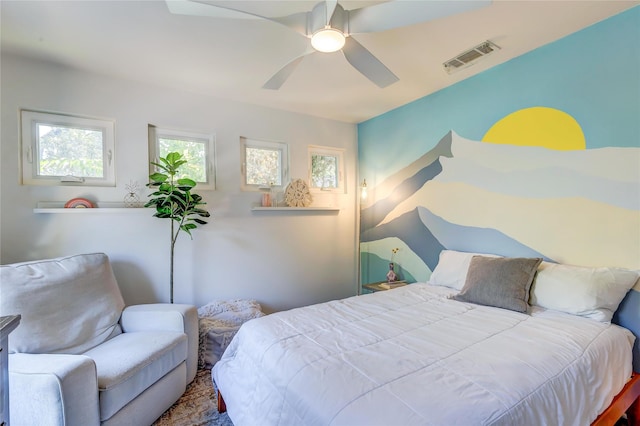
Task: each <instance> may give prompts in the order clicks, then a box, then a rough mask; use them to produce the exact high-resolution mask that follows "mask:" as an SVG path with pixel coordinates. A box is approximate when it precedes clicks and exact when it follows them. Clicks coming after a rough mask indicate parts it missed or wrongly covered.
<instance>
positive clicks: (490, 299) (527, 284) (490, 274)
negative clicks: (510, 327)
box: [453, 256, 542, 312]
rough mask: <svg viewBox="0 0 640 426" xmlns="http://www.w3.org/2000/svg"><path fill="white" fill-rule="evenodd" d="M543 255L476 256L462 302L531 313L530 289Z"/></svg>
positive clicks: (458, 295) (461, 293)
mask: <svg viewBox="0 0 640 426" xmlns="http://www.w3.org/2000/svg"><path fill="white" fill-rule="evenodd" d="M540 262H542V259H541V258H524V257H512V258H490V257H484V256H474V257H473V258H472V259H471V263H470V264H469V271H468V273H467V279H466V282H465V284H464V287H463V288H462V291H461V292H460V293H459V294H457V295H455V296H454V297H453V298H454V299H456V300H459V301H461V302H471V303H477V304H479V305H486V306H495V307H497V308H504V309H510V310H512V311H517V312H527V308H528V306H529V304H528V302H529V290H530V288H531V283H532V281H533V278H534V276H535V274H536V270H537V268H538V265H540Z"/></svg>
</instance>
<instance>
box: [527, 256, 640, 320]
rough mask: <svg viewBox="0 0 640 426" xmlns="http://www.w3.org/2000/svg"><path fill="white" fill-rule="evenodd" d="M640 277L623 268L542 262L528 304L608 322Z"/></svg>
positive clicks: (634, 272)
mask: <svg viewBox="0 0 640 426" xmlns="http://www.w3.org/2000/svg"><path fill="white" fill-rule="evenodd" d="M639 276H640V274H639V273H638V271H630V270H627V269H621V268H590V267H583V266H572V265H561V264H557V263H550V262H542V263H541V264H540V266H539V267H538V274H537V275H536V278H535V280H534V281H533V285H532V286H531V297H530V299H529V304H531V305H535V306H540V307H542V308H546V309H553V310H555V311H561V312H566V313H569V314H573V315H579V316H582V317H587V318H592V319H595V320H597V321H600V322H604V323H608V322H610V321H611V318H612V317H613V313H614V312H615V311H616V309H618V305H620V302H622V299H624V296H625V295H626V294H627V292H628V291H629V290H630V289H631V288H632V287H633V286H634V284H635V283H636V281H638V277H639Z"/></svg>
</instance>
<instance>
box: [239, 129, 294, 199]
mask: <svg viewBox="0 0 640 426" xmlns="http://www.w3.org/2000/svg"><path fill="white" fill-rule="evenodd" d="M247 148H255V149H263V150H272V151H280V182H281V184H280V185H270V183H267V182H265V183H264V184H249V183H247ZM240 173H241V175H242V176H241V181H242V182H241V188H242V190H243V191H261V190H264V189H266V188H272V189H275V190H281V189H284V188H285V187H286V186H287V185H288V184H289V180H290V177H289V144H287V143H285V142H275V141H266V140H261V139H253V138H248V137H244V136H241V137H240Z"/></svg>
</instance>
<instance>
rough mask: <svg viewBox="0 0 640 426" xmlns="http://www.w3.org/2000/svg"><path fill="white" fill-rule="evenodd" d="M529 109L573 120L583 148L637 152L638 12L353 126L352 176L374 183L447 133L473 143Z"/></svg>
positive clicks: (639, 137)
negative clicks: (355, 172)
mask: <svg viewBox="0 0 640 426" xmlns="http://www.w3.org/2000/svg"><path fill="white" fill-rule="evenodd" d="M498 54H499V53H498ZM533 106H545V107H550V108H556V109H559V110H562V111H564V112H566V113H568V114H569V115H571V116H572V117H573V118H575V119H576V120H577V122H578V123H579V124H580V126H581V127H582V130H583V133H584V135H585V139H586V147H587V149H590V148H601V147H607V146H616V147H639V146H640V6H637V7H635V8H632V9H630V10H628V11H626V12H623V13H621V14H619V15H616V16H614V17H612V18H609V19H607V20H605V21H602V22H600V23H597V24H595V25H592V26H591V27H588V28H586V29H584V30H581V31H579V32H577V33H574V34H572V35H569V36H567V37H565V38H563V39H560V40H558V41H556V42H553V43H551V44H548V45H546V46H543V47H540V48H538V49H536V50H534V51H532V52H529V53H527V54H525V55H522V56H520V57H518V58H515V59H512V60H510V61H508V62H506V63H504V64H501V65H498V66H496V67H494V68H491V69H489V70H487V71H484V72H482V73H480V74H478V75H476V76H474V77H471V78H468V79H466V80H464V81H462V82H460V83H457V84H455V85H453V86H450V87H448V88H446V89H443V90H440V91H438V92H436V93H434V94H432V95H429V96H426V97H424V98H421V99H419V100H417V101H414V102H412V103H410V104H407V105H404V106H402V107H400V108H397V109H395V110H393V111H390V112H388V113H385V114H383V115H380V116H378V117H375V118H373V119H371V120H368V121H365V122H363V123H360V124H359V125H358V139H359V164H360V175H361V176H362V177H363V178H367V179H368V180H370V181H372V182H380V181H381V180H382V179H384V178H385V177H386V176H387V175H388V174H391V173H393V172H395V171H397V170H398V169H400V168H402V167H404V166H406V165H407V164H409V163H411V162H412V161H413V160H415V159H416V158H418V157H419V156H421V155H422V154H424V153H425V152H427V151H429V149H431V148H432V147H433V146H434V145H435V144H436V143H437V142H438V141H439V140H440V138H442V136H444V135H445V134H446V133H447V132H448V131H449V130H454V131H456V132H457V133H458V134H460V135H461V136H463V137H465V138H469V139H477V140H480V139H482V137H483V136H484V134H485V133H486V132H487V130H488V129H489V128H490V127H491V126H492V125H493V124H495V123H496V122H497V121H498V120H500V119H502V118H503V117H505V116H506V115H508V114H510V113H512V112H514V111H517V110H520V109H523V108H529V107H533Z"/></svg>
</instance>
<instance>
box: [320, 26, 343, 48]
mask: <svg viewBox="0 0 640 426" xmlns="http://www.w3.org/2000/svg"><path fill="white" fill-rule="evenodd" d="M345 41H346V38H345V36H344V34H343V33H342V31H340V30H336V29H334V28H331V27H329V28H322V29H320V30H318V31H316V32H315V33H313V35H312V36H311V46H313V48H314V49H316V50H317V51H318V52H323V53H331V52H337V51H338V50H340V49H342V48H343V47H344V43H345Z"/></svg>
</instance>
